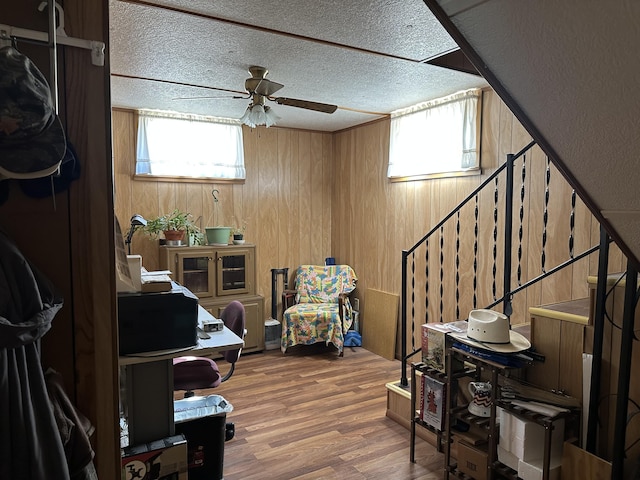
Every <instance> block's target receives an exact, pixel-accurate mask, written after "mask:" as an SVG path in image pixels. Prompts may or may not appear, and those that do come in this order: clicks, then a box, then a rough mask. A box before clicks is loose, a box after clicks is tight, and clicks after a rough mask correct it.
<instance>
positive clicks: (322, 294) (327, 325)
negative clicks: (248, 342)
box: [281, 265, 358, 356]
mask: <svg viewBox="0 0 640 480" xmlns="http://www.w3.org/2000/svg"><path fill="white" fill-rule="evenodd" d="M357 280H358V278H357V277H356V274H355V272H354V271H353V269H352V268H351V267H350V266H349V265H326V266H322V265H301V266H300V267H298V269H297V270H296V276H295V290H285V291H284V292H283V299H282V305H283V308H284V309H285V310H284V313H283V328H282V344H281V349H282V352H283V353H284V352H286V350H287V348H288V347H292V346H294V345H311V344H314V343H316V342H324V343H326V344H327V345H328V344H329V343H332V344H333V345H335V347H336V348H337V349H338V351H339V353H340V356H342V351H343V345H344V336H345V334H346V332H347V331H348V330H349V328H350V327H351V323H352V322H353V314H352V308H351V304H350V303H349V294H350V293H351V292H353V291H354V290H355V288H356V282H357Z"/></svg>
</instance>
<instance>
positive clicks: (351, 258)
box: [332, 91, 623, 351]
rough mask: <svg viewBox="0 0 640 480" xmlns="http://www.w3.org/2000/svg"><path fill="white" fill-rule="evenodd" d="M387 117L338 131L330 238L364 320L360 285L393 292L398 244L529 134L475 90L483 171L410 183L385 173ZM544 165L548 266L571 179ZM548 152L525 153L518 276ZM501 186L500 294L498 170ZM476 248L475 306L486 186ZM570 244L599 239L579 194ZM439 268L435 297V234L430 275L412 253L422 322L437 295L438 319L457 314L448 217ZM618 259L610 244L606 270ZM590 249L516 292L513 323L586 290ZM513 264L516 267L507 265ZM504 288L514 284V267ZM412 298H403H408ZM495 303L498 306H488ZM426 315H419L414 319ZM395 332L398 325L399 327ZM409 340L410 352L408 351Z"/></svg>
mask: <svg viewBox="0 0 640 480" xmlns="http://www.w3.org/2000/svg"><path fill="white" fill-rule="evenodd" d="M388 131H389V125H388V121H379V122H377V123H373V124H369V125H366V126H363V127H360V128H354V129H350V130H347V131H344V132H339V133H336V134H335V136H334V142H335V165H336V167H335V169H336V173H337V176H336V185H335V190H334V191H335V196H334V209H333V223H332V246H333V252H334V255H335V256H336V257H337V258H338V259H339V261H344V262H347V263H349V264H351V266H353V268H354V269H355V271H356V272H357V274H358V276H359V281H358V288H357V290H356V295H357V296H358V297H360V299H361V302H360V303H361V309H363V310H364V315H361V319H362V322H363V323H364V322H366V321H367V320H366V311H367V310H366V298H365V295H364V292H365V291H366V289H367V288H374V289H378V290H383V291H387V292H391V293H397V294H400V292H401V260H402V254H401V252H402V250H403V249H410V248H411V247H412V246H413V245H414V244H415V243H417V242H418V241H419V240H420V239H421V238H422V237H423V236H424V235H425V233H427V232H428V231H429V230H431V229H432V228H433V227H434V226H435V225H437V224H438V222H440V220H441V219H442V218H443V217H445V216H446V215H447V214H448V213H449V212H450V211H451V209H452V208H453V207H455V206H456V205H457V204H458V203H459V202H461V201H462V200H463V199H464V198H466V197H467V196H468V195H469V194H470V193H471V192H472V191H473V190H474V189H475V188H476V187H477V186H479V185H480V184H481V183H482V182H483V181H484V180H485V179H486V178H487V177H488V176H489V175H490V174H492V173H493V172H494V171H495V169H496V168H497V167H498V166H499V165H502V164H503V163H504V162H505V160H506V156H507V154H509V153H517V152H518V151H520V150H521V149H522V148H523V147H524V146H526V145H527V144H528V143H529V142H530V141H531V137H530V136H529V135H528V134H527V133H526V131H525V130H524V129H523V127H522V126H521V125H520V124H519V122H518V121H517V120H516V119H515V117H514V116H513V115H512V114H511V112H510V111H509V110H508V109H507V108H506V106H505V105H504V103H503V102H502V101H501V100H500V99H499V97H498V96H497V95H496V94H495V93H494V92H493V91H486V92H485V93H484V95H483V108H482V140H481V141H482V143H481V164H482V170H483V174H482V175H478V176H473V177H458V178H448V179H433V180H426V181H417V182H404V183H390V182H389V181H388V180H387V178H386V168H387V162H388V156H387V152H388V141H389V140H388V138H389V135H388ZM521 164H522V163H521V162H520V163H518V164H517V166H516V172H515V177H516V178H515V182H514V184H515V186H514V190H515V198H516V199H517V202H516V205H515V207H514V217H513V218H514V223H513V225H514V242H515V243H514V249H513V262H514V263H513V265H514V268H515V266H517V264H518V263H517V262H518V259H517V249H518V229H519V191H520V187H521V183H522V180H521V178H520V176H521ZM550 169H551V181H550V185H549V204H548V207H547V211H548V218H549V222H548V225H547V242H546V247H545V252H546V262H545V263H546V267H547V269H549V268H551V267H553V266H555V265H556V264H558V263H559V262H561V261H565V260H567V259H568V258H569V256H568V255H569V253H568V252H569V248H568V241H569V233H570V227H569V225H570V220H569V219H570V213H571V188H570V187H569V186H568V184H566V182H565V181H564V179H563V178H562V177H561V175H560V174H559V173H558V172H557V171H556V170H555V169H554V167H553V166H551V167H550ZM545 170H546V159H545V157H544V155H543V153H542V152H541V150H540V149H539V148H538V147H535V148H534V150H533V151H532V153H530V154H529V155H528V156H527V169H526V178H525V181H524V185H525V190H526V197H525V201H524V204H523V211H524V221H523V225H522V227H523V228H522V229H523V240H522V261H521V271H522V277H521V278H522V280H523V281H526V280H528V279H531V278H534V277H536V276H537V275H539V274H540V273H541V262H540V258H541V246H542V230H543V228H542V227H543V225H542V212H543V210H544V192H545V188H546V184H545ZM500 182H501V183H500V185H499V188H498V190H499V192H498V196H499V200H498V212H499V218H498V235H499V237H498V242H497V243H498V252H497V259H496V263H497V266H498V271H497V275H498V286H497V293H498V297H499V296H500V294H501V292H502V244H503V235H504V232H503V225H504V218H503V216H504V213H503V212H504V178H501V180H500ZM478 206H479V213H478V217H479V235H478V236H479V253H478V277H479V285H478V291H477V306H478V307H482V306H485V305H487V304H489V303H490V302H491V301H493V296H492V285H491V284H490V281H491V280H490V279H491V270H492V266H493V258H492V245H493V242H492V236H493V210H494V189H493V188H488V189H487V191H484V192H483V193H481V195H479V203H478ZM474 207H475V203H474V202H472V205H471V206H470V207H469V208H465V209H464V210H463V211H461V218H460V225H461V244H460V247H459V251H458V256H459V258H460V268H459V273H460V289H459V292H458V295H459V298H460V300H459V311H460V316H461V317H462V318H466V315H467V314H468V312H469V310H470V309H471V308H473V303H472V301H473V288H472V275H473V242H474V238H473V229H474V212H473V210H474ZM574 215H575V231H574V237H575V240H574V242H575V247H574V251H575V253H576V254H577V253H580V252H582V251H584V250H586V249H587V248H588V247H589V246H591V245H596V244H597V243H598V241H599V229H598V228H599V227H598V225H597V222H595V221H594V219H593V216H592V215H591V214H590V212H589V211H588V210H587V208H586V207H585V205H584V204H583V203H582V202H581V201H580V200H579V199H578V200H577V201H576V207H575V213H574ZM444 235H445V240H446V242H445V245H444V248H443V257H444V262H443V270H444V275H445V285H444V291H443V294H442V296H440V293H439V287H440V285H439V275H440V268H441V267H440V258H439V256H440V251H439V246H438V244H439V235H436V236H435V237H434V238H435V241H432V242H431V243H430V246H429V264H428V267H429V279H430V282H429V284H428V285H425V282H424V272H425V269H426V267H427V264H426V258H425V255H426V252H425V251H424V249H423V250H421V251H420V252H418V251H417V254H416V267H415V268H416V276H415V280H416V285H415V294H416V297H417V299H416V304H415V307H416V318H420V319H426V318H427V316H426V311H427V307H426V306H425V305H424V296H425V289H426V288H427V287H428V288H429V296H430V303H429V306H428V319H429V321H439V320H440V317H441V314H440V301H442V304H443V314H442V317H443V319H444V321H451V320H454V319H456V312H455V305H456V299H455V297H456V289H455V283H454V278H455V275H454V270H455V257H456V250H455V249H456V245H455V220H454V221H453V222H448V223H447V224H445V227H444ZM622 268H623V259H622V256H621V254H620V251H619V250H618V249H617V248H612V253H611V263H610V271H620V270H621V269H622ZM596 269H597V254H594V255H591V256H590V257H589V258H588V259H585V260H582V261H580V262H578V263H576V264H574V265H573V266H572V267H570V268H568V269H565V270H564V271H562V272H561V273H559V274H556V275H554V277H553V278H550V279H547V280H544V281H542V282H540V283H538V284H536V285H534V286H533V287H531V288H529V289H527V290H526V292H525V293H522V294H520V295H518V296H517V297H516V298H515V299H514V315H513V317H512V320H513V322H514V323H524V322H527V321H528V307H529V306H532V305H541V304H548V303H553V302H559V301H564V300H570V299H574V298H584V297H586V296H587V295H588V285H587V276H588V275H589V274H595V272H596ZM514 272H515V270H514ZM513 277H514V278H513V280H512V288H513V287H515V286H517V282H516V275H515V273H514V275H513ZM409 298H410V297H409ZM496 308H497V309H501V306H498V307H496ZM420 323H424V322H420ZM398 331H400V330H398ZM414 339H415V340H414V344H413V346H414V347H419V345H420V343H419V331H416V332H415V336H414ZM411 350H412V348H411V345H409V351H411Z"/></svg>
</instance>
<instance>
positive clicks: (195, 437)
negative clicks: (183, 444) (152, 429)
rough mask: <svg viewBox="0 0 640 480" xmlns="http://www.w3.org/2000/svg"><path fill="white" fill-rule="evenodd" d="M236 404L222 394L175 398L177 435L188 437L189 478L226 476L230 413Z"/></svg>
mask: <svg viewBox="0 0 640 480" xmlns="http://www.w3.org/2000/svg"><path fill="white" fill-rule="evenodd" d="M232 410H233V406H232V405H231V404H230V403H228V402H227V401H226V400H225V399H224V398H223V397H222V396H221V395H208V396H206V397H190V398H184V399H181V400H176V401H175V402H174V420H175V425H176V435H179V434H183V435H184V436H185V438H186V439H187V462H188V464H189V480H222V479H223V466H224V442H225V430H226V423H227V413H229V412H231V411H232Z"/></svg>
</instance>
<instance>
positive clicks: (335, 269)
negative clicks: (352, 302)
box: [295, 265, 358, 303]
mask: <svg viewBox="0 0 640 480" xmlns="http://www.w3.org/2000/svg"><path fill="white" fill-rule="evenodd" d="M357 280H358V277H356V273H355V272H354V271H353V268H351V267H350V266H349V265H300V266H299V267H298V269H297V271H296V279H295V284H296V291H297V296H298V302H299V303H338V296H339V295H340V294H342V293H345V294H349V293H351V292H353V290H355V288H356V281H357Z"/></svg>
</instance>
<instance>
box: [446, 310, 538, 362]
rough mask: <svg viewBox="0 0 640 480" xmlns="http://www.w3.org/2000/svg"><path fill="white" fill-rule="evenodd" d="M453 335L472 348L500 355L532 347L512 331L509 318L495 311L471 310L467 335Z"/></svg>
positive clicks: (521, 336)
mask: <svg viewBox="0 0 640 480" xmlns="http://www.w3.org/2000/svg"><path fill="white" fill-rule="evenodd" d="M451 335H452V336H453V337H454V338H455V339H456V340H459V341H461V342H463V343H466V344H467V345H470V346H472V347H476V348H481V349H484V350H491V351H494V352H498V353H517V352H521V351H523V350H527V349H528V348H530V347H531V343H530V342H529V340H527V339H526V337H524V336H523V335H521V334H520V333H518V332H514V331H513V330H511V328H510V327H509V317H507V316H506V315H505V314H504V313H500V312H496V311H494V310H486V309H478V310H471V312H469V325H468V327H467V331H466V333H451Z"/></svg>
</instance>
